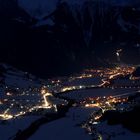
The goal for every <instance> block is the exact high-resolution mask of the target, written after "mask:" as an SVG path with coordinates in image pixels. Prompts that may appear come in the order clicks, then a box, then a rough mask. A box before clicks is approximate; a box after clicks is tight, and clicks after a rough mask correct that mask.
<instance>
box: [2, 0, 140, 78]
mask: <svg viewBox="0 0 140 140" xmlns="http://www.w3.org/2000/svg"><path fill="white" fill-rule="evenodd" d="M0 17H1V22H0V50H1V51H0V59H1V61H2V62H6V63H9V64H12V65H15V66H16V67H19V68H20V69H23V70H25V71H29V72H32V73H34V74H37V75H39V76H42V77H51V76H58V75H67V74H70V73H73V72H75V71H78V70H81V69H83V68H87V67H95V66H107V65H110V64H113V63H115V62H117V58H116V50H117V49H122V50H123V51H122V54H121V61H122V62H123V63H133V64H139V58H140V2H139V1H138V0H0Z"/></svg>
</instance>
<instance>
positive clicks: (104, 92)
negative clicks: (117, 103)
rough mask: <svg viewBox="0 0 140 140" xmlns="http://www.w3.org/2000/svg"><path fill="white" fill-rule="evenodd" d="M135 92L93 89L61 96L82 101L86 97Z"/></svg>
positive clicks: (132, 90) (130, 90) (119, 89)
mask: <svg viewBox="0 0 140 140" xmlns="http://www.w3.org/2000/svg"><path fill="white" fill-rule="evenodd" d="M135 91H138V89H121V88H117V89H111V88H95V89H87V90H79V91H71V92H68V93H66V94H62V96H64V97H68V98H70V99H76V100H82V99H84V98H88V97H98V96H115V95H122V94H126V93H132V92H135Z"/></svg>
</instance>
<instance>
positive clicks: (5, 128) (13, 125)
mask: <svg viewBox="0 0 140 140" xmlns="http://www.w3.org/2000/svg"><path fill="white" fill-rule="evenodd" d="M39 118H40V117H39V116H27V117H25V116H24V117H19V118H17V119H12V120H9V121H7V122H5V123H4V122H3V123H2V122H0V140H8V139H9V138H11V139H12V138H14V136H15V135H16V133H17V132H19V131H20V130H24V129H26V128H27V127H29V126H30V124H31V123H32V122H34V121H35V120H37V119H39Z"/></svg>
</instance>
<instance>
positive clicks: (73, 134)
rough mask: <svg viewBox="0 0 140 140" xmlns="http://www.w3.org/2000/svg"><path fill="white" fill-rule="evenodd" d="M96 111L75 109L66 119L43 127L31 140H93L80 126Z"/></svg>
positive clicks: (72, 109)
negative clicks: (41, 139)
mask: <svg viewBox="0 0 140 140" xmlns="http://www.w3.org/2000/svg"><path fill="white" fill-rule="evenodd" d="M94 110H95V108H92V109H89V108H81V107H73V108H71V109H70V110H69V112H68V113H67V114H66V117H64V118H62V119H59V120H56V121H53V122H50V123H48V124H45V125H43V126H41V127H40V128H39V130H38V131H37V132H36V133H35V134H34V135H33V136H31V137H30V138H29V140H39V139H40V138H41V137H42V138H43V139H44V140H57V139H58V140H91V139H92V137H91V136H89V135H87V133H86V132H85V130H84V129H82V128H80V126H78V125H79V124H81V123H82V122H83V121H85V120H86V119H88V117H89V115H90V113H92V112H93V111H94Z"/></svg>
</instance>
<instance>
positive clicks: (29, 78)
mask: <svg viewBox="0 0 140 140" xmlns="http://www.w3.org/2000/svg"><path fill="white" fill-rule="evenodd" d="M0 69H1V70H0V72H1V77H0V78H1V84H2V85H5V86H10V87H17V88H29V87H32V86H33V87H39V86H40V85H41V83H40V80H39V79H38V80H37V79H36V77H35V76H33V75H31V74H29V73H27V72H23V71H20V70H17V69H15V68H14V67H12V66H9V65H5V64H0Z"/></svg>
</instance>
